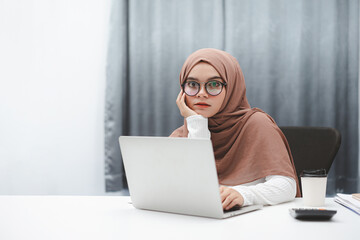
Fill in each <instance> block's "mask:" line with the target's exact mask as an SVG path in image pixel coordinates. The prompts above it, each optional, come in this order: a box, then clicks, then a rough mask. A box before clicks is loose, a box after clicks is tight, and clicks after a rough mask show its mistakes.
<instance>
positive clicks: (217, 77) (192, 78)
mask: <svg viewBox="0 0 360 240" xmlns="http://www.w3.org/2000/svg"><path fill="white" fill-rule="evenodd" d="M214 79H222V78H221V77H219V76H213V77H211V78H208V80H214ZM186 80H196V81H199V79H197V78H194V77H188V78H186Z"/></svg>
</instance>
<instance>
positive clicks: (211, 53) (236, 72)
mask: <svg viewBox="0 0 360 240" xmlns="http://www.w3.org/2000/svg"><path fill="white" fill-rule="evenodd" d="M199 62H206V63H208V64H210V65H211V66H213V67H214V68H215V69H216V71H217V72H218V73H219V74H220V76H221V78H222V79H223V80H224V81H225V82H226V83H227V86H226V96H225V99H224V101H223V103H222V106H221V107H220V110H219V112H218V113H217V114H215V115H214V116H212V117H210V118H209V119H208V127H209V130H210V132H211V141H212V144H213V148H214V155H215V160H216V167H217V173H218V177H219V182H220V184H223V185H228V186H235V185H240V184H244V183H248V182H252V181H255V180H257V179H260V178H264V177H266V176H269V175H282V176H288V177H291V178H293V179H294V180H295V181H296V185H297V195H296V196H300V190H299V183H298V178H297V175H296V171H295V166H294V161H293V158H292V155H291V151H290V147H289V144H288V142H287V140H286V138H285V136H284V134H283V133H282V132H281V130H280V129H279V127H278V126H277V125H276V123H275V121H274V120H273V119H272V118H271V117H270V116H269V115H268V114H266V113H265V112H264V111H262V110H261V109H258V108H251V107H250V105H249V103H248V100H247V97H246V87H245V80H244V75H243V73H242V70H241V68H240V65H239V63H238V61H237V60H236V59H235V58H234V57H233V56H231V55H230V54H229V53H226V52H224V51H221V50H217V49H211V48H204V49H200V50H198V51H196V52H194V53H193V54H191V55H190V56H189V57H188V58H187V60H186V61H185V63H184V65H183V67H182V69H181V72H180V85H181V84H183V83H184V81H185V80H186V78H187V76H188V75H189V73H190V71H191V69H192V68H193V67H194V66H195V65H196V64H198V63H199ZM184 123H185V124H186V121H184ZM185 124H184V125H183V126H182V127H180V128H178V129H177V130H175V131H174V132H173V133H172V134H171V137H187V135H188V131H187V128H186V125H185Z"/></svg>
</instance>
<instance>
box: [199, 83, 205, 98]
mask: <svg viewBox="0 0 360 240" xmlns="http://www.w3.org/2000/svg"><path fill="white" fill-rule="evenodd" d="M197 97H206V98H207V97H208V93H207V92H206V89H205V86H204V85H200V91H199V92H198V94H197Z"/></svg>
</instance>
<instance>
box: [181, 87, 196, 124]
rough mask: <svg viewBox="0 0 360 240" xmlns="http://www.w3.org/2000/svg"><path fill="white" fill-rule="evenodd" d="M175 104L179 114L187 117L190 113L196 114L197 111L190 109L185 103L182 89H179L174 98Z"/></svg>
mask: <svg viewBox="0 0 360 240" xmlns="http://www.w3.org/2000/svg"><path fill="white" fill-rule="evenodd" d="M176 104H177V106H178V108H179V110H180V114H181V115H182V116H183V117H184V118H187V117H189V116H191V115H196V114H197V113H196V112H194V111H193V110H191V109H190V108H189V107H188V106H187V105H186V103H185V93H184V92H183V90H181V91H180V93H179V95H178V96H177V98H176Z"/></svg>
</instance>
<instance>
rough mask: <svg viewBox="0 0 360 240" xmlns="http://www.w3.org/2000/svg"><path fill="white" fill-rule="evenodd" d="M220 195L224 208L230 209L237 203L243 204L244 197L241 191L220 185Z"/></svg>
mask: <svg viewBox="0 0 360 240" xmlns="http://www.w3.org/2000/svg"><path fill="white" fill-rule="evenodd" d="M220 197H221V202H222V206H223V209H225V210H229V209H230V208H232V207H234V206H235V205H240V206H242V205H243V203H244V199H243V197H242V196H241V194H240V193H239V192H237V191H236V190H234V189H231V188H228V187H220Z"/></svg>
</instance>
